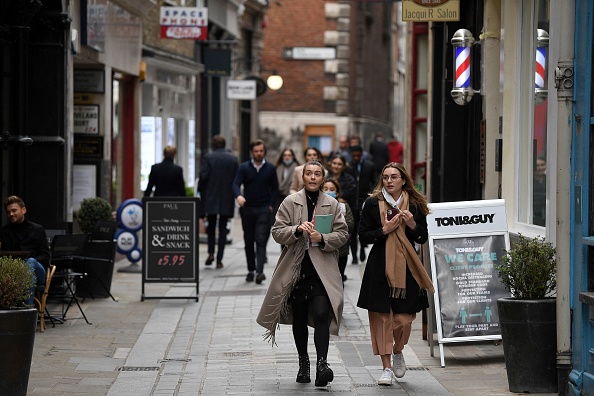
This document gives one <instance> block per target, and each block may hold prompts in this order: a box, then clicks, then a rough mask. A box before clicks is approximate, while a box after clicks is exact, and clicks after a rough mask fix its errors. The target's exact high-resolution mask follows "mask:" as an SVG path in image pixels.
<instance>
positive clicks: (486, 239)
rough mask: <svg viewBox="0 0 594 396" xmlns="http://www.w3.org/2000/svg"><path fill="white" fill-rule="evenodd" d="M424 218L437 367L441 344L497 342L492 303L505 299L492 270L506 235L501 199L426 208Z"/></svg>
mask: <svg viewBox="0 0 594 396" xmlns="http://www.w3.org/2000/svg"><path fill="white" fill-rule="evenodd" d="M429 208H430V209H431V213H430V214H429V215H428V216H427V225H428V230H429V251H430V258H431V272H432V277H433V283H434V286H435V294H434V296H433V298H434V301H435V316H436V322H437V333H438V334H437V335H438V342H439V353H440V356H441V367H445V360H444V354H443V344H444V343H453V342H469V341H484V340H500V339H501V329H500V327H499V312H498V309H497V299H499V298H501V297H509V296H510V295H511V293H510V292H509V291H507V290H506V289H505V286H504V285H503V283H501V281H500V279H499V272H498V271H497V269H496V266H497V265H499V264H501V260H502V258H503V256H504V249H505V250H508V249H509V233H508V230H507V218H506V213H505V201H504V200H503V199H496V200H482V201H462V202H444V203H434V204H429Z"/></svg>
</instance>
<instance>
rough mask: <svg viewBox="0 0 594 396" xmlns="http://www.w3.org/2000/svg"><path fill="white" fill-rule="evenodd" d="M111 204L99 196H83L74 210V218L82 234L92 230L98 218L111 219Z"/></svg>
mask: <svg viewBox="0 0 594 396" xmlns="http://www.w3.org/2000/svg"><path fill="white" fill-rule="evenodd" d="M111 213H112V209H111V205H110V204H109V202H107V201H106V200H105V199H103V198H101V197H95V198H85V199H83V200H82V202H81V203H80V209H79V210H78V211H77V212H76V220H77V222H78V226H79V227H80V230H81V231H82V232H83V233H84V234H90V233H91V232H93V229H94V228H95V225H96V224H97V222H98V221H99V220H111V216H112V215H111Z"/></svg>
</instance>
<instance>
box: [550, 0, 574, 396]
mask: <svg viewBox="0 0 594 396" xmlns="http://www.w3.org/2000/svg"><path fill="white" fill-rule="evenodd" d="M550 4H551V15H558V23H557V24H555V23H552V24H551V34H550V35H549V36H550V37H558V46H559V47H558V54H559V56H558V60H557V67H556V70H550V71H549V81H551V80H553V81H555V86H556V88H557V106H558V111H557V164H556V168H557V169H556V176H557V177H556V185H555V186H551V187H554V190H553V189H552V188H551V191H556V201H557V202H556V213H555V220H556V221H555V223H553V224H556V229H553V228H552V227H549V232H555V233H556V235H555V236H556V238H555V239H556V247H557V381H558V382H557V383H558V385H559V395H564V394H566V390H567V384H568V377H569V372H570V371H571V314H570V289H569V287H570V269H571V266H570V248H571V241H570V231H571V230H570V228H571V222H570V219H571V213H570V208H571V195H570V188H571V161H570V159H571V144H572V142H571V133H572V132H571V126H572V107H573V101H572V100H573V84H571V86H568V85H565V84H563V82H567V81H564V80H563V79H555V78H554V77H555V76H563V75H569V74H566V72H571V73H570V74H571V75H573V67H574V66H573V62H574V31H575V15H574V13H575V0H566V1H563V2H555V1H553V2H551V3H550ZM555 26H557V27H558V29H557V30H556V31H555V30H554V27H555ZM549 69H553V68H552V67H550V68H549ZM571 82H573V77H571ZM568 137H570V139H568ZM552 214H553V213H550V216H549V218H552ZM551 223H552V222H551Z"/></svg>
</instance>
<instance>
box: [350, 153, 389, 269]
mask: <svg viewBox="0 0 594 396" xmlns="http://www.w3.org/2000/svg"><path fill="white" fill-rule="evenodd" d="M351 157H352V160H351V163H350V164H349V166H348V167H347V168H346V170H345V172H347V173H349V174H350V175H351V176H353V178H354V179H355V194H354V195H355V197H354V199H353V202H354V203H353V206H352V207H351V209H353V215H354V217H355V233H354V235H353V236H351V253H352V254H353V264H357V248H358V234H359V221H360V217H361V216H360V215H361V209H363V203H364V202H365V200H366V199H367V197H369V194H370V193H371V191H373V187H374V185H375V182H376V180H375V179H376V177H375V175H376V173H375V167H374V165H373V163H372V162H371V161H369V160H366V159H363V148H362V147H361V146H354V147H351ZM382 166H383V165H382ZM380 171H381V168H380ZM365 247H366V245H365V244H364V243H361V252H360V256H359V258H360V260H361V262H363V261H365V258H366V254H365Z"/></svg>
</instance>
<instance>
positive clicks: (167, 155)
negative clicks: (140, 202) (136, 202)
mask: <svg viewBox="0 0 594 396" xmlns="http://www.w3.org/2000/svg"><path fill="white" fill-rule="evenodd" d="M176 153H177V151H176V150H175V147H173V146H167V147H165V148H164V149H163V157H164V158H163V161H162V162H161V163H159V164H155V165H153V166H152V167H151V173H150V174H149V180H148V185H147V186H146V191H145V192H144V196H145V197H150V196H151V193H152V192H153V188H155V193H154V196H155V197H185V196H186V183H185V182H184V170H183V169H182V167H181V166H179V165H175V164H174V163H173V159H174V158H175V154H176Z"/></svg>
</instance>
